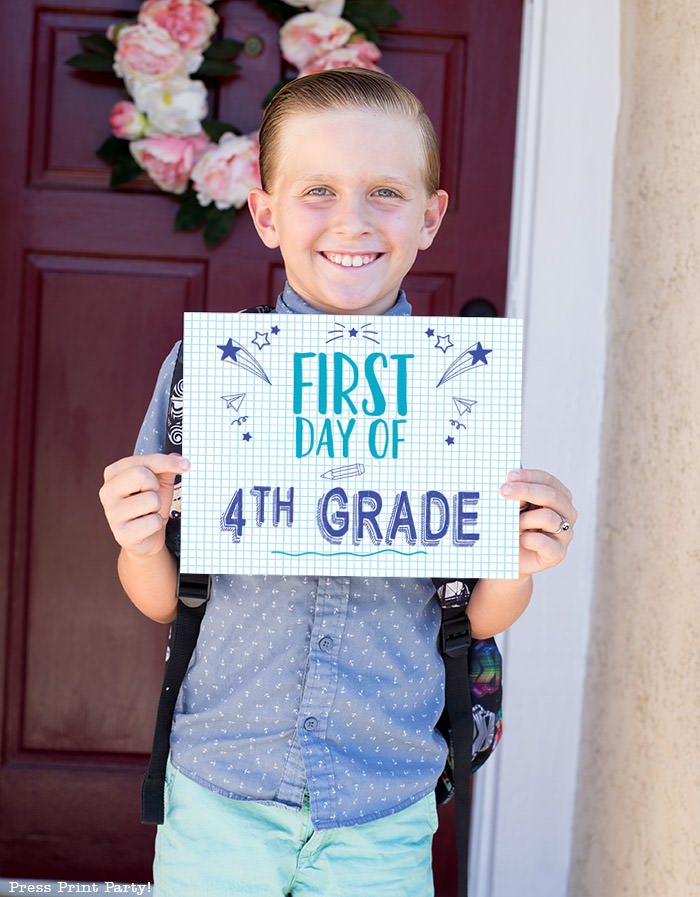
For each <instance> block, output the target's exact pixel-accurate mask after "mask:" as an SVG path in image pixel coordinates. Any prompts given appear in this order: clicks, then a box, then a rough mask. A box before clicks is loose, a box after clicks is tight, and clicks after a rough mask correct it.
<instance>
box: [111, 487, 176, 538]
mask: <svg viewBox="0 0 700 897" xmlns="http://www.w3.org/2000/svg"><path fill="white" fill-rule="evenodd" d="M162 511H163V508H162V502H161V498H160V496H159V495H158V493H157V492H153V491H149V492H137V493H135V494H134V495H129V496H127V497H126V498H121V499H119V500H117V501H114V502H112V503H111V504H109V505H107V507H105V514H106V516H107V520H108V521H109V524H110V526H112V527H113V528H117V529H118V528H119V527H122V526H124V525H125V524H127V523H129V522H130V521H131V520H137V519H138V518H139V517H147V516H149V515H151V514H157V515H158V516H159V517H160V518H161V520H162V518H163V513H162ZM169 511H170V509H169V508H168V512H169Z"/></svg>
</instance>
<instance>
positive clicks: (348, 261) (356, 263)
mask: <svg viewBox="0 0 700 897" xmlns="http://www.w3.org/2000/svg"><path fill="white" fill-rule="evenodd" d="M376 257H377V256H376V255H349V254H345V253H340V252H328V253H326V258H327V259H328V261H329V262H333V264H334V265H342V266H343V268H361V267H362V266H363V265H369V263H370V262H373V261H374V260H375V259H376Z"/></svg>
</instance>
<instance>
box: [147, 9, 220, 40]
mask: <svg viewBox="0 0 700 897" xmlns="http://www.w3.org/2000/svg"><path fill="white" fill-rule="evenodd" d="M139 22H140V23H141V24H142V25H156V26H157V27H158V28H162V29H163V30H164V31H167V33H168V34H169V35H170V38H171V39H172V40H174V41H175V42H176V43H177V44H178V45H179V46H180V48H181V49H182V50H193V51H194V52H196V53H201V52H202V50H206V48H207V47H208V46H209V42H210V38H211V36H212V34H213V33H214V32H215V31H216V26H217V25H218V23H219V17H218V16H217V15H216V13H215V12H214V11H213V10H212V9H210V8H209V7H208V6H207V5H206V3H203V2H202V0H146V2H145V3H144V4H143V6H142V7H141V11H140V12H139Z"/></svg>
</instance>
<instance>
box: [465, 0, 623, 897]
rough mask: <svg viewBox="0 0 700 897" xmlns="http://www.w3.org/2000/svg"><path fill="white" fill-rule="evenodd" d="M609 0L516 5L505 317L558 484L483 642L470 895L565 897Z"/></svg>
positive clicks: (603, 231) (603, 213)
mask: <svg viewBox="0 0 700 897" xmlns="http://www.w3.org/2000/svg"><path fill="white" fill-rule="evenodd" d="M619 19H620V0H588V2H587V3H584V4H582V3H580V2H578V0H525V4H524V16H523V36H522V54H521V74H520V88H519V101H518V126H517V138H516V158H515V171H514V186H513V211H512V226H511V245H510V264H509V268H510V270H509V293H508V314H509V315H510V316H514V317H522V318H524V319H525V360H524V383H525V391H524V407H523V466H526V467H540V468H543V469H545V470H549V471H551V472H552V473H554V474H556V475H557V476H558V477H559V478H560V479H561V480H562V481H563V482H565V483H566V484H567V485H568V486H569V487H570V488H571V489H572V491H573V493H574V502H575V505H576V507H577V509H578V512H579V522H578V523H577V525H576V538H575V540H574V543H573V544H572V547H571V549H570V551H569V556H568V557H567V559H566V562H565V563H564V564H563V565H562V566H561V567H557V568H555V569H554V570H551V571H548V572H546V573H543V574H539V576H538V577H536V582H535V595H534V597H533V600H532V603H531V606H530V608H529V609H528V610H527V612H526V613H525V615H524V617H523V618H522V619H521V620H520V621H518V623H516V624H515V626H514V627H513V628H512V630H511V631H509V632H508V633H506V634H504V636H502V637H501V638H500V639H499V641H500V643H501V647H502V649H503V653H504V660H505V673H504V736H503V742H502V744H501V746H500V747H499V748H498V750H497V751H496V754H495V755H494V758H493V759H492V760H490V761H489V763H488V764H487V765H486V766H485V767H484V769H483V770H482V771H481V772H480V773H479V774H478V775H477V777H476V779H475V802H474V813H475V820H474V825H473V828H472V831H473V838H472V863H471V888H470V894H472V895H473V897H514V895H527V897H565V895H566V892H567V881H568V872H569V862H570V857H571V847H572V835H573V822H574V811H575V798H576V784H577V783H576V779H577V771H578V750H579V742H580V720H581V712H582V707H583V700H584V685H585V669H586V654H587V646H588V635H589V622H590V612H591V606H592V599H593V578H594V572H595V542H596V508H597V488H598V475H599V469H600V433H601V425H602V414H603V394H604V381H605V359H606V322H607V294H608V269H609V258H610V231H611V210H612V188H613V164H614V155H615V134H616V127H617V116H618V109H619V97H620V74H619V69H620V22H619Z"/></svg>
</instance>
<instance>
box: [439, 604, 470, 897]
mask: <svg viewBox="0 0 700 897" xmlns="http://www.w3.org/2000/svg"><path fill="white" fill-rule="evenodd" d="M440 639H441V649H442V656H443V659H444V661H445V706H446V708H447V714H448V716H449V718H450V729H451V732H452V751H453V757H454V767H453V775H454V789H455V802H456V804H455V809H456V819H457V822H456V841H457V883H458V891H457V893H458V897H467V892H468V889H469V828H470V818H471V767H472V739H473V734H474V733H473V723H472V701H471V691H470V686H469V645H470V643H471V630H470V627H469V617H467V615H466V613H465V609H464V606H463V605H462V606H457V607H443V609H442V627H441V630H440Z"/></svg>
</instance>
